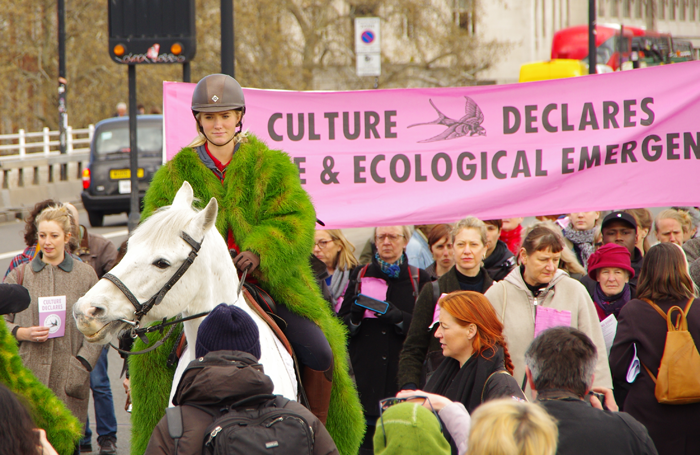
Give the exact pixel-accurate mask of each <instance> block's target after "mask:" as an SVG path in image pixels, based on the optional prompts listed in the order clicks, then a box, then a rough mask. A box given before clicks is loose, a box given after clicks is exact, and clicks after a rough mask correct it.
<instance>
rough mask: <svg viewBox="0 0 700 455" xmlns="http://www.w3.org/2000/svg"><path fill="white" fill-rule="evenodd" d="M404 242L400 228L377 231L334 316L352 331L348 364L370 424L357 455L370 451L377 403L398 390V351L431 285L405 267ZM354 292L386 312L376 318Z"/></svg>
mask: <svg viewBox="0 0 700 455" xmlns="http://www.w3.org/2000/svg"><path fill="white" fill-rule="evenodd" d="M408 238H409V235H408V233H407V232H406V230H405V229H404V228H403V227H401V226H387V227H379V228H377V229H376V231H375V241H376V245H377V252H376V254H375V255H374V257H373V258H372V262H371V263H370V264H368V265H367V266H362V267H357V268H355V269H354V270H353V272H352V274H351V278H350V282H349V284H348V289H347V292H346V293H345V298H344V299H343V304H342V306H341V307H340V311H339V312H338V316H340V318H341V319H343V321H344V322H345V323H346V324H347V326H348V329H349V331H350V340H349V343H348V351H349V353H350V361H351V363H352V366H353V369H354V371H355V380H356V382H357V390H358V392H359V393H360V400H361V402H362V407H363V408H364V410H365V417H366V419H367V424H368V425H369V427H368V429H367V432H366V433H365V440H364V441H363V443H362V449H361V451H360V453H372V435H373V434H374V426H373V425H374V424H375V422H376V420H377V418H378V417H379V407H378V402H379V400H381V399H383V398H387V397H393V396H394V395H396V392H397V391H398V387H397V384H396V376H397V373H398V366H399V360H398V359H399V352H401V346H402V344H403V341H404V338H405V337H406V332H407V331H408V327H409V326H410V325H411V316H412V314H413V306H414V305H415V301H416V296H417V295H418V292H419V291H420V289H421V287H422V286H423V285H424V284H425V283H427V282H429V281H430V277H429V276H428V274H427V273H426V272H425V271H423V270H421V269H417V268H415V267H410V268H409V266H408V259H407V258H406V255H405V254H404V249H405V248H406V244H407V242H408ZM358 294H363V295H368V296H369V297H373V298H375V299H377V300H380V301H383V302H386V303H385V304H384V306H386V308H387V309H386V312H385V313H384V314H379V313H376V312H373V311H370V310H367V309H365V308H364V307H361V306H359V305H357V304H356V300H357V296H358ZM360 303H363V301H362V300H361V301H360ZM365 304H366V302H365ZM379 306H381V303H380V304H379ZM367 451H368V452H367Z"/></svg>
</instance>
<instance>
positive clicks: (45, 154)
mask: <svg viewBox="0 0 700 455" xmlns="http://www.w3.org/2000/svg"><path fill="white" fill-rule="evenodd" d="M94 132H95V127H94V126H93V125H90V126H89V127H88V128H81V129H73V128H71V127H68V128H67V130H66V153H64V154H62V153H61V152H60V150H59V145H60V144H59V132H58V131H50V130H49V129H48V128H44V130H43V131H39V132H31V133H27V132H25V131H24V130H19V132H18V133H17V134H2V135H0V178H1V179H2V182H1V183H0V215H3V214H4V213H5V212H7V211H8V210H9V211H19V210H24V209H25V208H27V207H33V206H34V204H35V203H36V202H38V201H41V200H44V199H48V198H54V199H56V200H61V201H79V200H80V190H81V188H82V183H81V182H82V172H83V169H85V167H86V166H87V165H88V163H89V161H90V141H91V140H92V136H93V134H94ZM18 213H19V212H18ZM1 218H2V217H0V222H1V221H3V220H2V219H1ZM5 218H7V217H5Z"/></svg>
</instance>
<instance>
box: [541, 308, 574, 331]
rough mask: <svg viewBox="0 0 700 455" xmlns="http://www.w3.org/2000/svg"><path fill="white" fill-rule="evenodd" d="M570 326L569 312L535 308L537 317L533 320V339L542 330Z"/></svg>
mask: <svg viewBox="0 0 700 455" xmlns="http://www.w3.org/2000/svg"><path fill="white" fill-rule="evenodd" d="M570 325H571V311H566V310H555V309H554V308H549V307H546V306H538V307H537V317H536V318H535V338H537V335H539V334H540V332H542V331H543V330H547V329H551V328H552V327H559V326H566V327H569V326H570Z"/></svg>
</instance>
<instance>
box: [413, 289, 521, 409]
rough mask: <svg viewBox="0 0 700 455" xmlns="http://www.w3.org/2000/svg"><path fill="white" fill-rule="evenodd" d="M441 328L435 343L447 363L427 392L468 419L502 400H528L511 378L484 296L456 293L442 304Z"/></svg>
mask: <svg viewBox="0 0 700 455" xmlns="http://www.w3.org/2000/svg"><path fill="white" fill-rule="evenodd" d="M439 306H440V318H439V320H440V326H439V327H438V329H437V331H436V332H435V337H436V338H437V339H438V340H439V341H440V346H441V347H442V353H443V355H444V356H445V357H446V358H445V360H443V362H442V363H441V364H440V366H439V367H438V369H437V370H436V371H435V373H434V374H433V376H432V377H431V378H430V381H428V384H427V385H426V386H425V391H426V392H430V393H435V394H438V395H443V396H445V397H447V398H449V399H450V400H452V401H459V402H461V403H462V404H463V405H464V406H465V407H466V408H467V411H469V413H471V412H472V411H473V410H474V409H475V408H476V407H477V406H479V405H480V404H481V403H483V402H485V401H489V400H492V399H495V398H500V397H515V398H519V399H522V400H524V399H525V396H524V395H523V392H522V390H520V387H519V386H518V383H517V382H516V380H515V379H514V378H513V376H512V374H513V362H512V361H511V359H510V355H509V353H508V347H507V345H506V341H505V338H504V337H503V324H501V322H500V321H499V320H498V316H496V312H495V311H494V310H493V307H492V306H491V303H490V302H489V301H488V299H487V298H486V297H484V295H483V294H481V293H479V292H473V291H458V292H453V293H451V294H449V295H447V296H445V297H443V298H442V299H440V302H439Z"/></svg>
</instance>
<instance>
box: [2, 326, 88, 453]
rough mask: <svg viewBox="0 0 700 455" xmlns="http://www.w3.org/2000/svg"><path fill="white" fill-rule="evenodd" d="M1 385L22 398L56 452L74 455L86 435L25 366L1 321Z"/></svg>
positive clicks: (14, 342) (63, 406)
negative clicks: (78, 444) (81, 439)
mask: <svg viewBox="0 0 700 455" xmlns="http://www.w3.org/2000/svg"><path fill="white" fill-rule="evenodd" d="M0 382H2V383H3V384H5V385H6V386H7V388H8V389H10V390H12V391H13V392H14V393H15V394H17V395H19V396H20V397H22V401H23V402H24V403H25V404H26V405H27V407H28V408H29V413H30V414H31V416H32V418H33V419H34V424H35V425H36V426H37V427H39V428H43V429H44V430H46V437H47V439H48V440H49V442H50V443H51V444H52V445H53V447H54V448H55V449H56V452H58V453H59V454H61V455H72V454H73V451H74V450H75V447H76V444H77V443H78V440H79V439H80V438H81V437H82V435H83V427H82V425H80V421H79V420H78V419H77V418H76V417H75V416H74V415H73V414H71V412H70V411H69V410H68V408H66V405H65V404H63V402H62V401H61V400H59V399H58V398H57V397H56V395H54V393H53V392H52V391H51V389H49V388H48V387H46V386H45V385H44V384H42V383H41V381H39V380H38V379H37V378H36V376H34V374H33V373H32V372H31V370H30V369H29V368H27V367H25V366H24V365H23V364H22V358H21V357H20V356H19V349H18V348H17V340H16V339H15V337H14V336H12V333H10V331H9V330H7V326H6V325H5V321H4V320H2V321H0ZM2 417H7V416H2ZM0 437H2V436H0Z"/></svg>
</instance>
